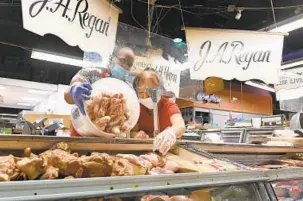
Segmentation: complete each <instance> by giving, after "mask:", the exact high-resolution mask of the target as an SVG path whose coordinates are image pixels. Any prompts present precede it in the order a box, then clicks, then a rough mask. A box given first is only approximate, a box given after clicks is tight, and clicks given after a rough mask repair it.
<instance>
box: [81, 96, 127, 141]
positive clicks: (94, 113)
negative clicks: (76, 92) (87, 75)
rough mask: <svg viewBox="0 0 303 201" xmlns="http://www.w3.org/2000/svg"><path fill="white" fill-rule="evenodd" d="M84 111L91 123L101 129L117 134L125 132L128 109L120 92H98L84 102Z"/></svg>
mask: <svg viewBox="0 0 303 201" xmlns="http://www.w3.org/2000/svg"><path fill="white" fill-rule="evenodd" d="M86 105H87V107H86V111H87V114H88V116H89V118H90V120H91V121H92V123H93V124H94V125H95V126H96V127H97V128H99V129H100V130H102V131H105V132H107V133H113V134H115V135H117V136H118V135H119V134H121V133H127V132H129V130H130V126H129V119H130V115H129V110H128V108H127V104H126V98H125V97H124V95H123V94H122V93H120V94H112V93H101V92H100V93H99V94H97V95H95V96H93V97H92V98H91V99H90V100H88V101H87V102H86Z"/></svg>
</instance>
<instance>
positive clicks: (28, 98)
mask: <svg viewBox="0 0 303 201" xmlns="http://www.w3.org/2000/svg"><path fill="white" fill-rule="evenodd" d="M22 100H24V101H34V102H38V101H41V99H39V98H33V97H23V98H22Z"/></svg>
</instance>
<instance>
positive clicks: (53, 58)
mask: <svg viewBox="0 0 303 201" xmlns="http://www.w3.org/2000/svg"><path fill="white" fill-rule="evenodd" d="M31 58H32V59H39V60H44V61H49V62H55V63H61V64H66V65H72V66H78V67H83V59H82V58H81V59H80V58H72V57H68V56H61V55H56V54H52V53H47V52H42V51H38V50H33V51H32V56H31Z"/></svg>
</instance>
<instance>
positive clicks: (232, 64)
mask: <svg viewBox="0 0 303 201" xmlns="http://www.w3.org/2000/svg"><path fill="white" fill-rule="evenodd" d="M186 38H187V41H188V44H189V52H188V57H189V61H190V63H191V66H190V72H191V79H198V80H205V79H206V78H208V77H220V78H223V79H227V80H231V79H234V78H236V79H238V80H240V81H246V80H250V79H260V80H263V81H264V82H266V83H274V84H275V83H278V80H279V79H278V69H279V67H280V66H281V58H282V48H283V36H282V35H277V34H272V33H271V34H270V33H269V34H268V33H259V32H250V31H231V30H216V29H214V30H211V29H194V28H186ZM268 44H270V45H268Z"/></svg>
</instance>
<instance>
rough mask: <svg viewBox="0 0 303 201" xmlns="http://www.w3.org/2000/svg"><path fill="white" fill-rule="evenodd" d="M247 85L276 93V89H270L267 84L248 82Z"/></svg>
mask: <svg viewBox="0 0 303 201" xmlns="http://www.w3.org/2000/svg"><path fill="white" fill-rule="evenodd" d="M245 84H247V85H250V86H252V87H256V88H259V89H263V90H266V91H270V92H275V89H274V88H272V87H269V86H267V85H265V84H259V83H256V82H252V81H246V82H245Z"/></svg>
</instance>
